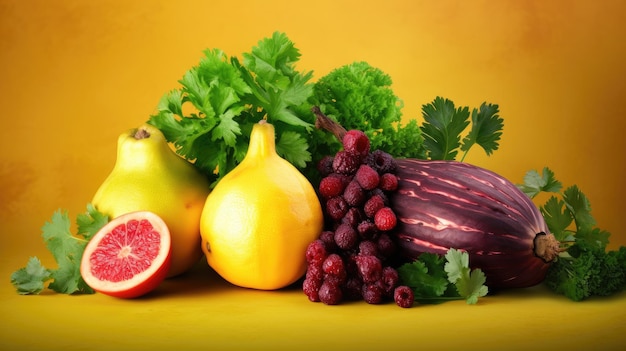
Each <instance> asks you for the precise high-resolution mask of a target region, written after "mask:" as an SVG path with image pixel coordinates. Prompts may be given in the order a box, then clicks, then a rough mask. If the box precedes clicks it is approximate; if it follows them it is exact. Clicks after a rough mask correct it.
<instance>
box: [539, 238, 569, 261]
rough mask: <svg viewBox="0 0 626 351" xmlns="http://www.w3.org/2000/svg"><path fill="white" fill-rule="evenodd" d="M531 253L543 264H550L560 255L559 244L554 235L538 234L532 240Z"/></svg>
mask: <svg viewBox="0 0 626 351" xmlns="http://www.w3.org/2000/svg"><path fill="white" fill-rule="evenodd" d="M533 245H534V248H533V251H534V252H535V255H537V257H539V258H541V259H542V260H544V261H545V262H552V261H554V259H555V258H556V257H557V256H558V255H559V253H561V252H562V251H561V243H560V242H559V241H558V240H556V238H555V237H554V234H551V233H550V234H546V233H538V234H537V235H536V236H535V239H534V240H533Z"/></svg>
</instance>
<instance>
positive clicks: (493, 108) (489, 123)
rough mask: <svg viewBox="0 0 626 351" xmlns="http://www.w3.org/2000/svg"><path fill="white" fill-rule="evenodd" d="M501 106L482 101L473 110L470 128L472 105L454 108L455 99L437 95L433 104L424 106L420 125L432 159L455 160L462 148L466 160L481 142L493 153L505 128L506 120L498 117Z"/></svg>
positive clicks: (483, 146) (463, 157)
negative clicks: (422, 119) (473, 147)
mask: <svg viewBox="0 0 626 351" xmlns="http://www.w3.org/2000/svg"><path fill="white" fill-rule="evenodd" d="M498 113H499V107H498V105H495V104H488V103H486V102H483V103H482V104H481V105H480V107H479V108H474V109H472V113H471V127H470V130H469V132H467V134H466V135H465V136H464V137H462V135H463V132H464V131H465V130H466V129H467V127H468V126H469V125H470V110H469V107H466V106H464V107H455V105H454V102H452V101H451V100H449V99H444V98H442V97H436V98H435V99H434V100H433V101H432V102H431V103H429V104H426V105H423V106H422V116H423V118H424V122H423V124H422V125H421V126H420V129H421V131H422V135H423V136H424V147H425V148H426V150H427V156H428V158H429V159H431V160H455V159H456V158H457V155H458V153H459V151H462V152H463V156H462V157H461V159H460V160H461V161H463V160H465V157H466V156H467V154H468V152H469V150H470V148H471V147H472V146H474V145H479V146H481V147H482V148H483V150H484V151H485V152H486V153H487V155H491V153H493V151H495V150H497V149H498V147H499V146H500V145H499V143H498V142H499V140H500V137H501V135H502V129H503V127H504V120H503V119H502V118H501V117H500V116H499V114H498Z"/></svg>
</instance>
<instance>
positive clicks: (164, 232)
mask: <svg viewBox="0 0 626 351" xmlns="http://www.w3.org/2000/svg"><path fill="white" fill-rule="evenodd" d="M133 219H135V220H142V219H146V220H148V221H149V222H150V223H151V224H152V227H153V229H154V231H156V232H158V233H159V234H160V235H159V236H160V247H159V252H158V254H157V256H156V257H155V258H154V260H153V261H152V262H151V264H150V265H149V267H147V268H146V269H145V270H143V271H142V272H139V273H136V274H135V275H133V276H132V277H131V278H130V279H127V280H121V281H118V282H113V281H108V280H103V279H100V278H98V277H96V276H95V275H94V274H93V272H92V264H91V262H90V257H91V255H92V254H93V253H94V251H95V250H96V249H97V248H98V247H99V245H100V243H101V242H102V240H103V239H105V238H106V237H107V236H108V235H110V234H111V231H112V230H113V229H114V228H115V227H117V226H119V225H120V224H125V223H128V221H130V220H133ZM171 252H172V243H171V236H170V232H169V229H168V227H167V224H166V223H165V222H164V221H163V219H162V218H161V217H159V216H158V215H157V214H155V213H153V212H150V211H134V212H129V213H126V214H123V215H120V216H118V217H116V218H114V219H112V220H111V221H110V222H108V223H107V224H105V225H104V226H103V227H102V228H101V229H100V230H99V231H98V232H97V233H96V234H95V235H94V236H93V237H92V238H91V240H90V241H89V243H87V246H86V247H85V250H84V251H83V257H82V260H81V265H80V273H81V276H82V277H83V280H84V281H85V283H86V284H87V285H89V286H90V287H91V288H92V289H94V290H95V291H97V292H99V293H102V294H105V295H109V296H114V297H119V298H135V297H139V296H142V295H145V294H147V293H149V292H151V291H152V290H154V289H156V287H157V286H158V285H159V284H160V283H161V282H162V281H163V280H165V278H166V276H167V273H168V271H169V268H170V265H171Z"/></svg>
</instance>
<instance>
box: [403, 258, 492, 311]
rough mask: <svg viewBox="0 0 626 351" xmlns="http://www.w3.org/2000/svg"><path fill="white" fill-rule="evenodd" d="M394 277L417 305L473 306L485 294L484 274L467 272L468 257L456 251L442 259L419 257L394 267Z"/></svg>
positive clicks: (475, 270) (486, 290)
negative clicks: (460, 302) (451, 302)
mask: <svg viewBox="0 0 626 351" xmlns="http://www.w3.org/2000/svg"><path fill="white" fill-rule="evenodd" d="M398 275H399V277H400V281H401V282H402V284H404V285H407V286H409V287H410V288H411V289H412V290H413V294H414V296H415V300H416V301H418V302H421V303H440V302H444V301H448V300H465V301H466V302H467V304H476V303H477V302H478V298H479V297H483V296H486V295H487V293H488V288H487V286H485V285H484V284H485V282H486V277H485V274H484V273H483V272H482V271H481V270H480V269H474V270H471V269H470V268H469V255H468V254H467V252H463V251H460V250H457V249H450V250H448V252H447V253H446V255H445V256H441V255H437V254H433V253H423V254H421V255H420V256H419V257H418V258H417V259H416V260H414V261H413V262H410V263H405V264H403V265H402V266H400V267H398Z"/></svg>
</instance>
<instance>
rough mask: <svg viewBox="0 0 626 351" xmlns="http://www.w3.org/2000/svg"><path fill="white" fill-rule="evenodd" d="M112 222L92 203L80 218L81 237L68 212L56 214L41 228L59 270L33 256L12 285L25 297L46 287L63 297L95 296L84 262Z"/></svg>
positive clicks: (78, 225)
mask: <svg viewBox="0 0 626 351" xmlns="http://www.w3.org/2000/svg"><path fill="white" fill-rule="evenodd" d="M108 221H109V218H108V216H106V215H104V214H102V213H100V212H98V211H97V210H96V209H95V207H94V206H93V205H91V204H89V205H87V212H86V213H81V214H79V215H78V216H77V217H76V225H77V234H76V235H73V234H72V232H71V230H70V224H71V223H70V218H69V216H68V214H67V212H61V210H58V211H56V212H54V214H53V215H52V218H51V219H50V221H49V222H46V223H45V224H44V225H43V227H42V228H41V231H42V234H41V235H42V237H43V239H44V242H45V243H46V248H47V249H48V250H49V251H50V252H51V253H52V256H53V257H54V260H55V261H56V263H57V264H58V267H57V268H54V269H52V268H46V267H44V266H43V265H42V264H41V261H40V260H39V258H37V257H31V258H30V259H29V260H28V263H27V264H26V267H23V268H20V269H18V270H17V271H15V272H13V274H11V284H13V286H14V287H15V289H16V290H17V292H18V293H19V294H22V295H26V294H39V293H41V292H42V291H43V290H44V289H45V288H46V285H47V288H48V289H50V290H52V291H55V292H58V293H62V294H92V293H94V291H93V289H91V288H90V287H89V286H88V285H87V284H86V283H85V281H84V280H83V278H82V276H81V275H80V261H81V259H82V257H83V251H84V250H85V246H86V245H87V243H88V242H89V240H90V239H91V237H92V236H94V235H95V234H96V233H97V232H98V230H99V229H100V228H102V226H104V225H105V224H106V223H108Z"/></svg>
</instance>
